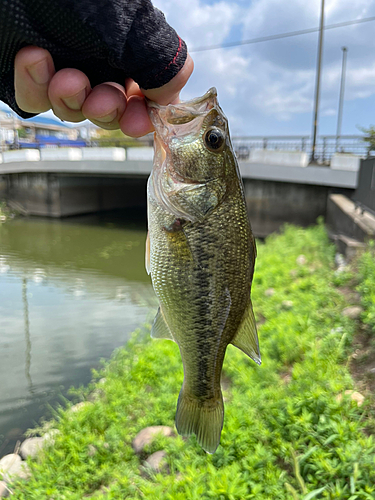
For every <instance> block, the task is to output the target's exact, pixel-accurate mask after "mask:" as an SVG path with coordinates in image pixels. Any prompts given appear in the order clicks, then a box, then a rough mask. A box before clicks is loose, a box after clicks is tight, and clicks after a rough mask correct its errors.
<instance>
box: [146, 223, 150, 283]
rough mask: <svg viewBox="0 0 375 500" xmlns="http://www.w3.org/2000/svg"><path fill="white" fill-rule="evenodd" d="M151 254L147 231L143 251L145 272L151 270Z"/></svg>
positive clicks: (148, 272)
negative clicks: (144, 250) (144, 249)
mask: <svg viewBox="0 0 375 500" xmlns="http://www.w3.org/2000/svg"><path fill="white" fill-rule="evenodd" d="M150 261H151V256H150V232H148V233H147V238H146V252H145V266H146V271H147V274H150V272H151V262H150Z"/></svg>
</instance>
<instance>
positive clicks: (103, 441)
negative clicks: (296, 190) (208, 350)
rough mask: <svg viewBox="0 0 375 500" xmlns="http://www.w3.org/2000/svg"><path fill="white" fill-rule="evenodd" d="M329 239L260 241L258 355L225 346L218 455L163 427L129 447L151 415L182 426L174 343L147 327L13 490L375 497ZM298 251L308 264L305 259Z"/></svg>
mask: <svg viewBox="0 0 375 500" xmlns="http://www.w3.org/2000/svg"><path fill="white" fill-rule="evenodd" d="M334 252H335V250H334V247H333V246H332V245H331V244H330V243H329V242H328V239H327V236H326V233H325V230H324V227H323V225H322V224H318V225H317V226H315V227H312V228H309V229H306V230H302V229H298V228H294V227H287V228H286V229H285V232H284V233H283V234H282V235H278V236H271V237H270V238H268V239H267V241H266V243H265V244H258V259H257V265H256V272H255V280H254V284H253V303H254V309H255V314H256V316H257V319H258V321H259V323H262V324H261V326H260V327H259V335H260V344H261V352H262V358H263V364H262V366H261V367H258V366H256V365H255V363H253V362H252V361H251V360H250V359H249V358H247V357H246V356H245V355H244V354H243V353H241V352H240V351H239V350H237V349H235V348H234V347H232V346H230V347H229V348H228V351H227V355H226V359H225V363H224V376H225V379H226V385H227V386H228V388H227V389H226V390H225V391H224V397H225V400H226V402H225V412H226V413H225V421H224V429H223V432H222V438H221V446H219V448H218V450H217V452H216V453H215V454H214V455H207V454H206V453H205V452H204V451H202V450H201V448H200V447H199V446H198V445H197V444H196V441H195V438H194V437H191V438H189V439H187V440H183V439H182V438H180V437H177V438H175V439H171V438H162V437H158V438H157V439H156V440H155V441H154V442H153V443H152V445H150V446H149V448H147V450H146V451H145V453H144V454H143V455H142V456H141V457H138V456H137V455H135V453H134V452H133V449H132V447H131V442H132V440H133V438H134V437H135V435H136V434H137V433H138V432H139V431H140V430H141V429H143V428H144V427H146V426H149V425H160V424H162V425H170V426H173V422H174V413H175V407H176V401H177V397H178V393H179V390H180V387H181V383H182V377H183V373H182V365H181V360H180V356H179V352H178V347H177V346H176V345H175V344H174V343H172V342H170V341H162V340H160V341H152V340H151V339H149V336H148V335H147V336H146V337H147V338H146V339H144V335H143V333H144V332H143V330H144V329H143V330H142V331H139V332H136V333H135V334H134V337H133V338H132V340H131V341H130V342H129V344H128V345H127V346H126V347H125V348H123V349H120V350H117V351H116V352H115V353H114V355H113V357H112V359H111V360H110V361H109V362H107V363H106V364H105V365H104V368H103V370H102V371H100V373H94V379H95V380H98V379H100V378H103V377H105V382H104V383H102V384H99V383H98V382H96V383H95V382H93V384H91V386H90V387H89V388H86V389H82V390H78V391H77V394H78V395H79V396H80V398H81V399H82V400H85V399H86V398H87V397H88V396H89V394H90V393H91V392H92V391H93V390H95V389H97V390H98V391H99V398H97V399H96V400H95V401H94V402H93V403H90V404H88V405H87V406H85V407H84V408H82V409H81V410H80V411H79V412H77V413H71V412H69V411H68V410H63V409H61V410H60V411H59V412H58V415H57V416H56V421H55V422H53V423H52V426H53V427H55V428H57V429H59V431H60V434H58V435H57V437H56V442H55V445H54V447H53V448H50V449H49V450H47V451H45V452H44V454H43V455H41V456H40V458H39V459H38V460H36V461H32V462H31V461H30V465H31V470H32V477H31V479H30V480H29V481H28V482H27V483H25V482H20V483H19V484H16V485H14V491H15V494H14V496H13V497H12V498H14V499H15V500H16V499H17V500H21V499H23V500H50V499H53V500H81V499H83V498H86V496H85V495H87V496H90V495H91V496H92V498H95V499H104V498H106V499H124V498H129V499H141V498H146V499H165V500H185V499H192V500H200V499H215V500H247V499H257V500H282V499H283V500H284V499H285V500H289V499H292V500H294V499H300V500H310V499H313V498H318V499H340V500H345V499H347V500H356V499H375V442H374V438H373V436H371V435H366V433H365V432H364V428H365V427H366V425H367V424H368V422H369V421H373V418H374V414H373V410H372V408H371V400H370V398H369V397H368V398H366V400H365V403H364V404H363V405H362V406H361V407H358V406H357V404H356V403H355V402H354V401H352V400H351V399H350V398H349V397H344V398H343V399H342V401H341V402H339V401H338V400H337V399H336V397H337V395H338V394H341V393H343V392H344V391H345V390H350V389H353V388H354V384H353V381H352V378H351V376H350V374H349V371H348V368H347V359H348V355H349V354H350V346H351V341H352V339H353V335H354V333H355V328H356V324H355V322H354V321H352V320H350V319H349V318H347V317H344V316H342V315H341V311H342V310H343V309H344V308H345V307H346V306H347V305H348V304H347V303H346V302H345V299H344V297H343V296H342V294H340V293H339V292H338V290H337V288H336V286H337V284H338V279H337V276H335V272H334V264H333V261H334ZM369 252H370V253H369V254H368V257H364V258H363V261H362V268H361V273H362V274H361V276H362V281H361V284H360V290H361V293H362V294H363V304H364V306H365V312H364V320H365V321H368V322H369V324H371V325H372V327H374V326H375V314H374V312H375V309H374V308H375V306H374V303H375V301H374V295H373V293H374V289H375V267H374V265H373V262H374V260H373V254H371V252H373V249H370V250H369ZM300 254H303V255H304V256H305V259H306V262H305V263H304V264H298V263H297V262H296V259H297V257H298V256H299V255H300ZM371 255H372V257H371ZM269 288H274V290H275V293H274V294H273V295H272V296H269V295H267V294H265V291H266V290H267V289H269ZM285 301H289V302H287V303H285ZM291 302H292V304H291ZM145 329H146V330H148V331H149V329H150V325H147V326H146V327H145ZM90 445H93V446H94V447H95V449H96V450H97V451H96V453H95V454H94V455H92V456H90V455H91V453H90ZM160 449H164V450H166V452H167V457H168V458H167V460H168V465H169V469H170V474H156V475H154V476H151V477H150V476H147V475H144V474H141V472H142V462H143V460H144V459H145V458H146V456H147V455H148V454H150V453H153V452H155V451H157V450H160ZM104 487H105V488H104ZM104 490H105V492H104Z"/></svg>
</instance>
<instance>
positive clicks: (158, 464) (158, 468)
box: [143, 450, 168, 472]
mask: <svg viewBox="0 0 375 500" xmlns="http://www.w3.org/2000/svg"><path fill="white" fill-rule="evenodd" d="M166 456H167V453H166V452H165V451H163V450H161V451H156V452H155V453H153V454H152V455H150V456H149V457H148V459H147V460H145V462H144V463H143V465H144V467H145V468H146V469H148V470H151V471H152V472H167V471H168V464H167V461H166V459H165V457H166Z"/></svg>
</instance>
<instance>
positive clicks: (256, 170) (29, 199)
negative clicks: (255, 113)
mask: <svg viewBox="0 0 375 500" xmlns="http://www.w3.org/2000/svg"><path fill="white" fill-rule="evenodd" d="M283 163H285V162H283ZM239 165H240V171H241V175H242V177H243V180H244V186H245V195H246V201H247V206H248V210H249V215H250V218H251V221H252V226H253V231H254V233H255V234H256V236H258V237H263V236H266V235H268V234H269V233H271V232H273V231H275V230H278V229H279V228H280V226H281V225H282V224H284V223H285V222H289V223H293V224H299V225H302V226H306V225H309V224H312V223H314V222H315V221H316V219H317V217H319V216H321V215H323V216H325V215H326V211H327V201H328V196H329V195H330V194H332V193H339V194H345V195H347V196H349V197H350V196H351V195H352V193H353V192H354V190H355V188H356V187H357V175H358V172H357V171H353V170H345V169H337V168H336V169H333V168H329V167H324V166H306V167H303V168H301V167H295V166H288V165H285V164H284V165H283V164H276V163H275V164H266V163H260V162H256V161H241V160H240V162H239ZM151 168H152V162H151V161H149V160H129V159H127V160H124V161H105V160H81V161H69V160H55V161H52V160H51V161H20V162H17V161H15V162H11V163H2V164H0V201H6V202H7V203H8V204H9V205H10V206H11V207H13V208H15V209H16V210H18V211H20V212H21V213H23V214H26V215H38V216H46V217H66V216H73V215H77V214H83V213H92V212H97V211H102V210H112V209H117V208H126V207H139V208H140V209H142V208H143V209H145V207H146V182H147V177H148V175H149V174H150V172H151Z"/></svg>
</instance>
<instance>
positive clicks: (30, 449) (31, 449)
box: [19, 437, 44, 460]
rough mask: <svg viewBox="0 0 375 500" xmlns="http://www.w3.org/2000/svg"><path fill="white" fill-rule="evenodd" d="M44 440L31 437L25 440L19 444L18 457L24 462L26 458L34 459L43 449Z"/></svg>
mask: <svg viewBox="0 0 375 500" xmlns="http://www.w3.org/2000/svg"><path fill="white" fill-rule="evenodd" d="M43 445H44V438H42V437H32V438H29V439H25V441H24V442H23V443H22V444H21V448H20V452H19V453H20V455H21V457H22V458H23V459H24V460H26V458H27V457H31V458H35V457H36V456H37V454H38V453H39V451H40V450H41V449H42V448H43Z"/></svg>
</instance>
